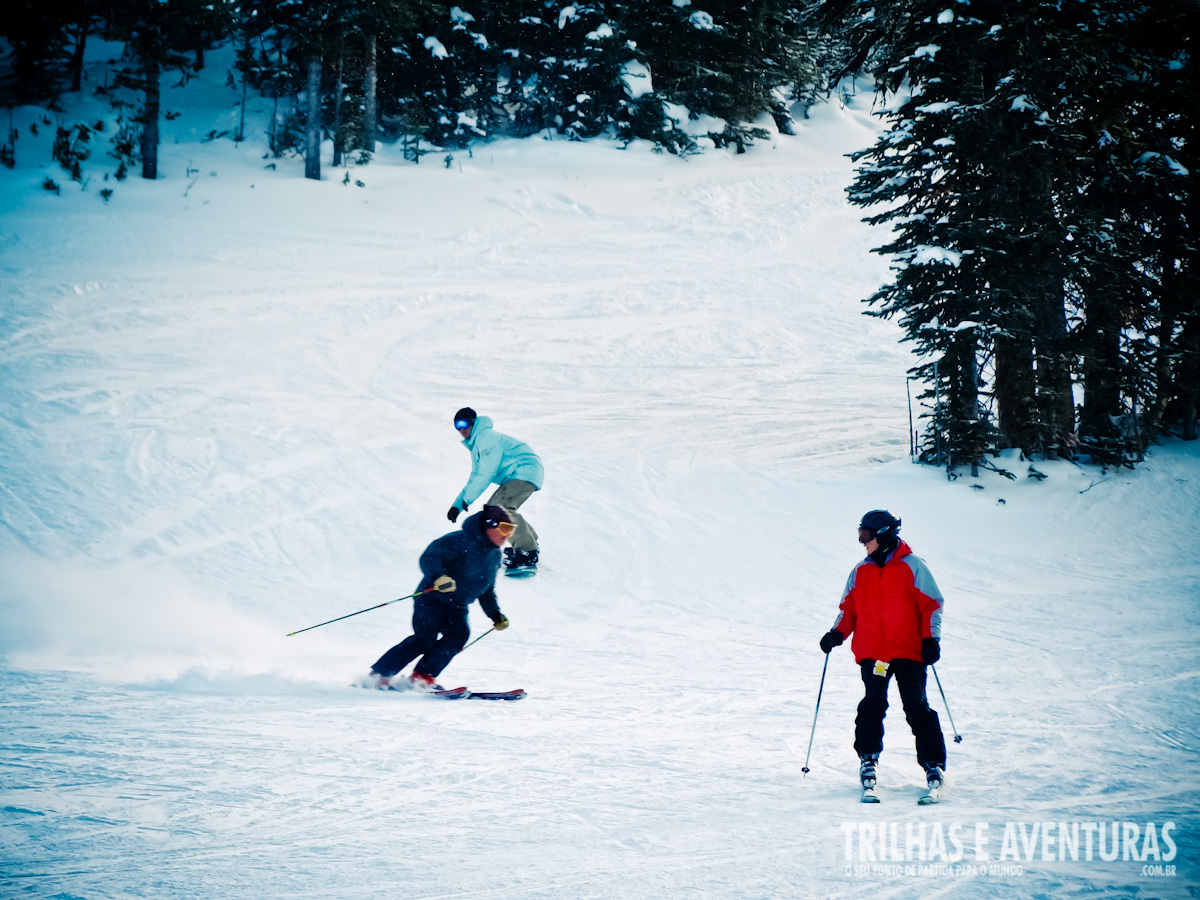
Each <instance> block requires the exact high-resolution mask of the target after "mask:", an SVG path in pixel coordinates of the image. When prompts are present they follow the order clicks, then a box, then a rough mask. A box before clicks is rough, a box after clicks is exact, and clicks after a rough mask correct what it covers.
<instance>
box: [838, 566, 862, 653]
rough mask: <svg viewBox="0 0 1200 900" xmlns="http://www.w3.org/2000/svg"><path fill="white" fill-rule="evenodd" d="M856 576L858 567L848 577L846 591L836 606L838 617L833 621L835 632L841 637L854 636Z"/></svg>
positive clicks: (856, 623)
mask: <svg viewBox="0 0 1200 900" xmlns="http://www.w3.org/2000/svg"><path fill="white" fill-rule="evenodd" d="M857 575H858V567H857V566H856V567H855V568H854V571H853V572H851V573H850V577H849V578H848V579H847V580H846V589H845V590H844V591H842V602H841V603H840V604H839V606H838V610H839V611H838V616H837V618H836V619H834V621H833V628H834V630H835V631H840V632H841V633H842V637H850V635H852V634H854V629H855V626H857V625H858V604H857V602H856V601H855V598H854V586H855V578H856V576H857Z"/></svg>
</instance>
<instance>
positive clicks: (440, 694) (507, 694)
mask: <svg viewBox="0 0 1200 900" xmlns="http://www.w3.org/2000/svg"><path fill="white" fill-rule="evenodd" d="M400 690H402V691H404V692H405V693H418V694H423V695H425V696H426V697H436V698H438V699H439V700H520V699H521V698H522V697H524V696H525V690H524V688H517V689H515V690H512V691H472V690H469V689H467V688H465V687H456V688H436V689H434V690H432V691H412V690H410V689H408V688H400Z"/></svg>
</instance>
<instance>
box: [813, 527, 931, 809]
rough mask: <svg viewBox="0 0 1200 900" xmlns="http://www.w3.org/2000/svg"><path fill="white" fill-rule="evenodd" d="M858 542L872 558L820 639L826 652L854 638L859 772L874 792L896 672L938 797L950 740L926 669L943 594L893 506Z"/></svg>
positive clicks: (853, 576) (857, 571)
mask: <svg viewBox="0 0 1200 900" xmlns="http://www.w3.org/2000/svg"><path fill="white" fill-rule="evenodd" d="M858 541H859V543H860V544H862V545H863V546H864V547H865V548H866V551H867V556H866V558H865V559H864V560H862V562H860V563H858V564H857V565H856V566H855V567H854V570H853V571H852V572H851V573H850V578H849V579H848V580H847V582H846V590H845V592H844V593H843V594H842V602H841V612H840V614H839V615H838V617H837V621H836V622H834V625H833V628H832V629H830V631H829V633H828V634H826V635H824V636H823V637H822V638H821V649H822V650H823V651H824V652H825V653H828V652H829V651H830V650H832V649H833V648H834V647H836V646H838V645H839V644H841V643H842V642H843V641H844V640H845V639H846V638H848V637H850V635H852V634H853V635H854V640H853V641H851V643H850V649H851V651H852V652H853V653H854V659H855V661H856V662H857V663H858V665H859V667H860V668H861V669H862V679H863V684H864V686H865V688H866V693H865V695H864V696H863V699H862V702H861V703H859V704H858V717H857V718H856V719H855V722H854V749H855V751H857V753H858V757H859V760H860V767H859V775H860V777H861V779H862V783H863V788H864V790H865V791H867V793H869V794H872V795H873V791H874V787H875V780H876V769H877V766H878V763H879V754H880V752H882V750H883V717H884V715H885V714H886V713H887V708H888V702H887V694H888V684H889V683H890V681H891V679H892V676H895V678H896V684H897V686H898V687H899V689H900V700H901V702H902V703H903V704H904V716H905V718H906V719H907V720H908V725H909V727H910V728H911V729H912V732H913V736H914V737H915V738H916V743H917V762H919V763H920V764H921V766H922V768H924V770H925V776H926V780H927V782H928V784H929V787H930V793H931V794H933V795H934V798H933V799H936V798H937V796H940V792H941V789H942V784H943V780H944V773H945V770H946V741H945V738H944V737H943V736H942V726H941V722H940V721H939V720H938V715H937V713H936V712H934V711H933V710H932V709H930V707H929V699H928V698H927V697H926V696H925V669H926V666H928V665H932V664H933V663H935V662H937V661H938V659H939V658H940V657H941V645H940V638H941V622H942V602H943V601H942V594H941V591H939V590H938V586H937V583H936V582H935V581H934V580H933V575H931V574H930V572H929V569H928V568H927V567H926V565H925V563H924V561H923V560H921V559H919V558H918V557H916V556H914V555H913V552H912V548H911V547H909V546H908V544H906V543H905V542H904V541H902V540H900V520H899V519H897V518H896V517H895V516H893V515H892V514H891V513H889V512H888V511H887V510H884V509H874V510H871V511H870V512H869V513H867V514H866V515H864V516H863V517H862V521H861V522H860V523H859V526H858ZM865 799H868V797H867V794H864V800H865ZM923 802H924V801H923Z"/></svg>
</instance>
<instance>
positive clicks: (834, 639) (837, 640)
mask: <svg viewBox="0 0 1200 900" xmlns="http://www.w3.org/2000/svg"><path fill="white" fill-rule="evenodd" d="M845 640H846V636H845V635H844V634H842V633H841V632H840V631H838V630H837V629H836V628H830V629H829V633H828V634H824V635H821V652H822V653H828V652H829V651H830V650H832V649H833V648H834V647H840V646H841V645H842V642H843V641H845Z"/></svg>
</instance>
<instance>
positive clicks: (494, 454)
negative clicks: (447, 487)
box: [454, 416, 545, 509]
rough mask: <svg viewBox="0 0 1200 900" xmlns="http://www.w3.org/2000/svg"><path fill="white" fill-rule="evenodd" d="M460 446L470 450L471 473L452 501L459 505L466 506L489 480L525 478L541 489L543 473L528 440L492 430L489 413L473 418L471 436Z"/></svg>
mask: <svg viewBox="0 0 1200 900" xmlns="http://www.w3.org/2000/svg"><path fill="white" fill-rule="evenodd" d="M463 446H465V447H466V448H467V449H468V450H470V451H471V477H470V478H469V479H467V486H466V487H464V488H463V489H462V491H460V492H459V495H458V497H457V498H456V499H455V501H454V505H455V506H457V507H458V508H459V509H466V508H467V507H468V506H470V505H471V504H472V503H474V502H475V501H476V500H478V499H479V495H480V494H482V493H483V492H484V491H486V490H487V488H488V485H490V484H504V483H505V482H506V481H528V482H529V483H530V484H532V485H533V486H534V487H535V488H538V489H539V490H540V489H541V487H542V479H543V478H544V477H545V472H544V471H543V469H542V460H541V459H540V458H539V457H538V455H537V454H536V453H534V452H533V451H532V450H531V449H530V448H529V445H528V444H526V443H524V442H523V441H518V440H517V439H516V438H511V437H509V436H508V435H507V434H501V433H500V432H499V431H495V430H493V428H492V420H491V418H490V417H488V416H480V417H479V418H477V419H476V420H475V427H474V428H472V429H471V436H470V437H469V438H467V439H466V440H465V441H463Z"/></svg>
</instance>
